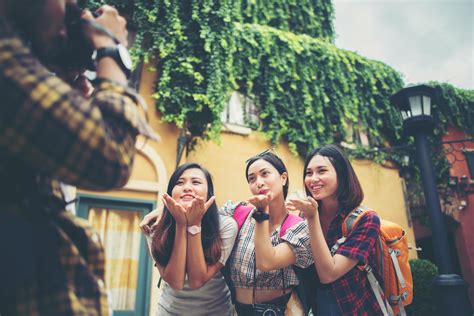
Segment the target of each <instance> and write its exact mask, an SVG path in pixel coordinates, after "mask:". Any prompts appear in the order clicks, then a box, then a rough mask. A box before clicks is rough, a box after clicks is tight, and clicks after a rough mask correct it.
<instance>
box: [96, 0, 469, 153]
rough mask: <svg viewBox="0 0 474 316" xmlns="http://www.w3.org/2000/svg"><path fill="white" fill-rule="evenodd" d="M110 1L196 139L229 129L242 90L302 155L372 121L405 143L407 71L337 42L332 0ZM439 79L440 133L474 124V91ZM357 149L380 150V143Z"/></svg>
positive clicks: (163, 98)
mask: <svg viewBox="0 0 474 316" xmlns="http://www.w3.org/2000/svg"><path fill="white" fill-rule="evenodd" d="M103 2H104V1H98V0H90V1H88V2H87V5H88V6H89V7H90V8H92V9H94V8H95V7H97V6H98V5H100V4H101V3H103ZM107 3H109V4H112V5H115V6H116V7H117V8H118V9H119V10H120V11H121V13H122V14H125V15H126V16H127V17H128V18H129V23H130V26H131V28H132V29H134V30H135V31H136V40H135V43H134V46H133V48H132V52H133V55H134V57H135V59H136V60H138V59H139V58H144V59H145V61H148V62H151V61H153V62H152V63H151V64H150V65H151V66H153V65H155V67H156V71H157V72H158V80H157V82H156V89H155V90H156V93H155V94H154V98H155V99H156V104H157V107H158V109H159V111H160V112H161V113H162V114H163V119H164V120H165V121H168V122H174V123H176V124H177V125H178V126H180V127H185V128H187V129H188V130H189V131H190V132H191V133H192V135H193V136H194V137H204V138H207V139H209V138H210V139H216V138H217V137H218V136H219V133H220V128H221V122H220V113H221V112H222V110H223V108H224V106H225V104H226V102H227V100H228V96H229V94H230V92H231V91H232V90H239V91H241V92H243V93H244V94H246V95H248V96H250V97H251V98H253V99H254V100H255V102H256V105H257V107H258V108H259V114H260V118H261V120H262V124H261V126H260V129H261V130H262V131H263V132H265V133H266V134H267V135H268V136H269V138H270V139H271V140H272V141H274V142H277V141H279V140H280V139H284V140H287V141H288V143H289V145H290V148H292V150H293V151H294V152H299V153H300V154H304V153H305V152H306V151H307V150H308V149H309V148H311V147H314V146H316V145H318V144H322V143H331V142H334V141H341V140H346V141H347V140H350V139H351V137H350V136H351V135H350V134H351V133H352V130H353V129H363V130H364V133H366V134H367V135H368V137H369V140H370V144H371V145H372V146H378V147H384V146H386V145H387V141H388V143H389V144H391V145H397V144H399V143H400V142H401V138H400V132H401V120H400V118H399V116H398V114H397V113H396V112H395V110H394V109H393V108H392V107H391V105H390V104H389V101H388V99H389V96H390V95H391V94H393V93H394V92H396V91H397V90H398V89H400V88H401V87H402V86H403V80H402V78H401V75H400V74H399V73H398V72H397V71H396V70H394V69H393V68H391V67H389V66H387V65H385V64H383V63H381V62H378V61H374V60H369V59H367V58H364V57H363V56H360V55H358V54H356V53H353V52H349V51H345V50H341V49H339V48H337V47H336V46H334V45H333V44H332V40H333V38H334V28H333V7H332V3H331V1H329V0H320V1H306V0H303V1H296V0H282V1H244V0H238V1H237V0H236V1H231V0H220V1H216V0H203V1H191V0H184V1H176V0H136V1H133V2H131V1H126V0H111V1H107ZM303 33H305V34H303ZM431 84H432V85H433V86H435V88H436V89H437V91H438V96H439V101H438V102H437V108H435V110H434V113H435V119H436V120H437V122H438V123H437V130H436V131H435V132H436V135H438V136H439V135H441V134H442V133H444V132H445V131H446V129H447V127H448V126H449V125H454V126H459V127H461V128H463V129H465V130H467V131H470V132H473V128H474V127H473V126H474V124H473V122H474V118H473V117H474V113H473V111H474V109H473V108H474V107H473V102H474V96H473V91H472V90H471V91H469V90H462V89H457V88H455V87H452V86H451V85H448V84H441V83H431ZM403 142H405V140H403ZM357 152H358V155H362V156H366V157H372V156H374V155H373V153H374V150H372V149H370V148H369V149H361V150H358V151H357Z"/></svg>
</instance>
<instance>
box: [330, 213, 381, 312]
mask: <svg viewBox="0 0 474 316" xmlns="http://www.w3.org/2000/svg"><path fill="white" fill-rule="evenodd" d="M345 216H346V215H344V214H342V213H339V214H338V215H337V216H336V218H335V219H334V220H333V221H332V222H331V225H330V226H329V230H328V233H327V238H326V242H327V244H328V247H329V249H331V248H332V246H333V245H334V244H335V243H336V241H337V240H338V239H339V238H341V237H342V223H343V221H344V218H345ZM379 231H380V218H379V217H378V216H377V214H376V213H375V212H373V211H369V212H367V213H366V214H365V215H364V217H363V218H361V219H360V220H359V222H358V223H357V225H356V226H355V227H354V228H353V230H352V231H351V232H350V233H349V235H348V236H347V239H346V241H345V242H344V243H343V244H342V245H341V246H340V247H339V249H338V250H337V251H336V254H339V255H343V256H345V257H348V258H352V259H357V261H359V262H360V263H369V265H370V266H371V267H373V268H374V270H375V271H374V272H375V275H376V276H377V278H378V279H379V281H382V280H380V278H379V277H378V273H377V270H376V266H375V261H374V260H375V242H376V239H377V236H378V234H379ZM330 286H331V287H332V290H333V294H334V296H335V298H336V301H337V303H338V305H339V309H340V311H341V313H342V315H367V316H369V315H370V316H373V315H382V311H381V309H380V306H379V304H378V303H377V300H376V298H375V295H374V293H373V291H372V288H371V287H370V284H369V282H368V280H367V275H366V272H365V271H362V270H360V269H359V268H358V267H354V268H353V269H351V270H350V271H349V272H347V273H346V274H345V275H344V276H342V277H341V278H339V279H338V280H336V281H334V282H333V283H331V284H330ZM382 286H383V285H382Z"/></svg>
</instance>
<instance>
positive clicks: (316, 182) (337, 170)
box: [287, 145, 382, 316]
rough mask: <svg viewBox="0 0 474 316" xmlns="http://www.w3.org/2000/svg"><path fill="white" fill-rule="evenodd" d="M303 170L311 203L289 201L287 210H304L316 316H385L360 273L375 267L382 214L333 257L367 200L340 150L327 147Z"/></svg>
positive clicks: (368, 216) (369, 218)
mask: <svg viewBox="0 0 474 316" xmlns="http://www.w3.org/2000/svg"><path fill="white" fill-rule="evenodd" d="M304 170H305V174H304V184H305V189H306V194H307V195H308V198H307V199H306V200H298V199H290V200H289V202H288V203H287V207H288V209H290V210H300V211H301V212H302V213H303V214H304V216H305V217H306V219H307V221H308V226H309V231H310V237H311V249H312V252H313V255H314V256H315V257H317V260H315V263H314V264H315V266H316V271H317V274H318V276H319V284H318V286H317V290H316V302H315V303H316V304H315V305H316V307H315V308H313V312H314V314H315V315H328V316H334V315H370V316H372V315H382V311H381V308H380V306H379V304H378V303H377V299H376V297H375V295H374V292H373V291H372V288H371V286H370V284H369V282H368V281H367V277H366V272H365V271H362V270H361V269H359V268H358V265H364V264H369V265H370V266H371V267H373V268H374V267H375V264H374V263H375V242H376V240H377V236H378V234H379V229H380V219H379V217H378V216H377V214H376V213H375V212H373V211H367V212H365V214H364V215H363V216H362V217H361V219H360V220H359V221H358V222H357V224H356V225H355V226H354V228H353V229H352V231H351V232H350V233H349V234H348V236H347V238H346V240H345V241H344V242H343V243H342V244H340V245H339V244H338V248H337V250H336V249H335V248H334V250H335V254H334V256H333V255H332V254H331V248H333V245H335V244H336V242H337V241H338V240H339V239H340V238H341V237H343V235H342V224H343V221H344V218H345V217H347V216H348V215H349V214H351V213H352V211H353V210H354V209H356V208H358V207H359V206H360V203H361V202H362V200H363V198H364V194H363V192H362V188H361V185H360V183H359V180H358V178H357V175H356V174H355V172H354V169H353V168H352V165H351V163H350V162H349V160H348V159H347V157H346V156H345V154H344V153H343V152H342V150H341V149H339V148H338V147H337V146H334V145H326V146H323V147H320V148H316V149H314V150H313V151H312V152H311V153H310V154H309V155H308V156H307V158H306V161H305V164H304ZM375 272H376V271H375ZM375 275H376V277H377V278H378V279H379V282H380V281H381V280H380V278H379V277H378V275H377V273H375ZM314 309H316V310H314Z"/></svg>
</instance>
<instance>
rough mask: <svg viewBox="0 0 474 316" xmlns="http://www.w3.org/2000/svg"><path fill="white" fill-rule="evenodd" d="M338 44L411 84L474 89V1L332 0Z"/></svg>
mask: <svg viewBox="0 0 474 316" xmlns="http://www.w3.org/2000/svg"><path fill="white" fill-rule="evenodd" d="M333 3H334V7H335V13H336V19H335V28H336V45H337V46H338V47H340V48H344V49H348V50H351V51H356V52H358V53H359V54H360V55H362V56H365V57H368V58H371V59H376V60H379V61H382V62H384V63H386V64H388V65H390V66H392V67H393V68H395V69H396V70H398V71H399V72H401V73H402V74H403V76H404V81H405V83H406V84H408V83H421V82H427V81H431V80H434V81H440V82H448V83H451V84H453V85H454V86H456V87H460V88H464V89H474V62H473V60H474V0H333Z"/></svg>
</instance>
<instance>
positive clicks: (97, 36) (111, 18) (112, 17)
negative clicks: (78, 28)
mask: <svg viewBox="0 0 474 316" xmlns="http://www.w3.org/2000/svg"><path fill="white" fill-rule="evenodd" d="M96 13H97V14H99V16H98V17H96V18H94V16H93V15H92V13H91V12H90V11H87V10H85V11H84V12H83V14H82V16H81V17H82V18H83V19H86V20H93V21H94V22H95V23H97V24H99V25H100V26H102V27H104V28H105V29H107V30H109V31H110V32H111V33H112V34H113V35H115V37H116V38H117V39H118V40H119V42H120V43H121V44H122V45H123V46H125V47H127V45H128V41H127V34H128V31H127V28H126V26H127V21H126V20H125V18H124V17H123V16H121V15H119V13H118V11H117V10H116V9H115V8H113V7H111V6H108V5H104V6H102V7H100V8H99V9H97V11H96ZM88 32H89V36H90V40H91V42H92V45H93V46H94V47H95V48H101V47H105V46H113V45H115V43H114V41H113V39H112V38H110V36H108V35H107V34H104V33H102V32H99V31H96V30H94V29H90V30H88Z"/></svg>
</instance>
